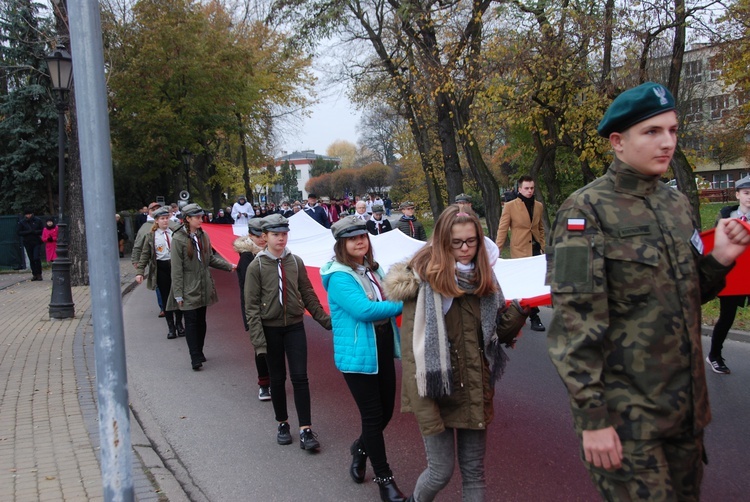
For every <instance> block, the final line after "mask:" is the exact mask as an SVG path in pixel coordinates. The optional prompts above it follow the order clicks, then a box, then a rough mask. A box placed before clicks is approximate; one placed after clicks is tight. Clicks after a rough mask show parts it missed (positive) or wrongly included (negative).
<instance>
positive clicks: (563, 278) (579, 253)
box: [555, 246, 591, 285]
mask: <svg viewBox="0 0 750 502" xmlns="http://www.w3.org/2000/svg"><path fill="white" fill-rule="evenodd" d="M555 283H556V284H561V283H562V284H568V285H570V284H571V283H572V284H578V285H581V284H590V283H591V249H590V248H589V247H588V246H563V247H560V248H558V249H556V250H555Z"/></svg>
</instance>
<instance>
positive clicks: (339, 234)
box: [320, 216, 405, 501]
mask: <svg viewBox="0 0 750 502" xmlns="http://www.w3.org/2000/svg"><path fill="white" fill-rule="evenodd" d="M331 232H333V237H334V238H335V239H336V244H335V245H334V248H333V249H334V252H335V255H336V256H335V259H334V260H333V261H331V262H328V263H327V264H325V265H324V266H323V267H322V268H321V269H320V275H321V277H322V279H323V287H324V288H325V289H326V291H327V292H328V305H329V307H330V309H331V324H332V325H333V353H334V360H335V363H336V367H337V368H338V369H339V370H340V371H341V372H342V373H343V375H344V380H345V381H346V384H347V386H348V387H349V391H350V392H351V393H352V396H353V397H354V401H355V402H356V403H357V407H358V408H359V413H360V416H361V418H362V433H361V435H360V437H359V438H357V440H356V441H354V443H353V444H352V446H351V453H352V464H351V467H350V469H349V473H350V475H351V476H352V479H354V481H355V482H356V483H362V482H363V481H364V479H365V469H366V464H367V458H368V457H369V458H370V463H371V464H372V469H373V471H374V472H375V482H376V483H377V484H378V488H379V490H380V499H381V500H384V501H403V500H404V498H405V497H404V495H403V493H401V491H400V490H399V488H398V486H396V482H395V481H394V479H393V472H392V471H391V468H390V466H389V465H388V459H387V456H386V453H385V441H384V439H383V431H384V430H385V428H386V426H387V425H388V422H389V421H390V420H391V417H392V416H393V409H394V403H395V399H396V368H395V365H394V362H393V360H394V358H396V357H400V355H401V346H400V345H401V344H400V340H399V332H398V328H397V327H396V323H395V319H394V316H397V315H399V314H400V313H401V308H402V307H403V304H402V303H401V302H392V301H388V300H387V299H386V298H385V296H384V294H383V289H382V286H381V284H382V281H383V273H382V271H381V270H380V269H379V267H378V264H377V263H376V262H375V261H374V260H373V256H372V246H371V244H370V238H369V234H368V232H367V227H366V226H365V222H364V220H360V219H359V218H357V217H355V216H347V217H346V218H343V219H341V220H339V221H337V222H336V223H334V224H333V226H331Z"/></svg>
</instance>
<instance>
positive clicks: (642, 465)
mask: <svg viewBox="0 0 750 502" xmlns="http://www.w3.org/2000/svg"><path fill="white" fill-rule="evenodd" d="M622 450H623V451H622V455H623V460H622V467H621V468H620V469H618V470H616V471H611V472H610V471H606V470H604V469H599V468H597V467H594V466H592V465H590V464H588V463H587V462H586V461H584V464H585V465H586V468H587V469H588V471H589V475H590V476H591V479H592V480H593V482H594V484H595V485H596V488H597V489H598V490H599V493H600V494H601V495H602V497H603V498H604V500H608V501H618V502H624V501H631V500H648V501H654V502H670V501H678V500H679V501H698V500H700V485H701V480H702V479H703V461H704V459H705V454H704V450H703V434H702V433H701V434H700V436H697V437H696V436H693V435H692V434H691V435H689V436H681V437H679V438H669V439H657V440H630V441H622Z"/></svg>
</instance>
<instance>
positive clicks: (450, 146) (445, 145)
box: [435, 92, 464, 204]
mask: <svg viewBox="0 0 750 502" xmlns="http://www.w3.org/2000/svg"><path fill="white" fill-rule="evenodd" d="M435 107H436V109H437V110H436V116H437V130H438V138H440V149H441V151H442V152H443V165H444V167H443V170H444V171H445V184H446V188H447V189H448V203H449V204H450V203H452V202H453V200H454V199H455V197H456V195H458V194H460V193H461V192H463V191H464V175H463V173H462V172H461V163H460V162H459V160H458V145H457V144H456V131H455V128H454V127H453V118H451V106H450V97H449V96H448V95H447V94H446V93H444V92H439V93H438V95H437V97H436V99H435Z"/></svg>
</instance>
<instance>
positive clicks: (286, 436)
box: [276, 422, 292, 444]
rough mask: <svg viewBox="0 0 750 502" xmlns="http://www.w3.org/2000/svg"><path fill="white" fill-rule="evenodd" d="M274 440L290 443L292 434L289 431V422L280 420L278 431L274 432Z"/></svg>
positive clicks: (280, 442)
mask: <svg viewBox="0 0 750 502" xmlns="http://www.w3.org/2000/svg"><path fill="white" fill-rule="evenodd" d="M276 442H277V443H279V444H292V434H291V433H290V432H289V424H288V423H287V422H281V423H280V424H279V432H278V433H277V434H276Z"/></svg>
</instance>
